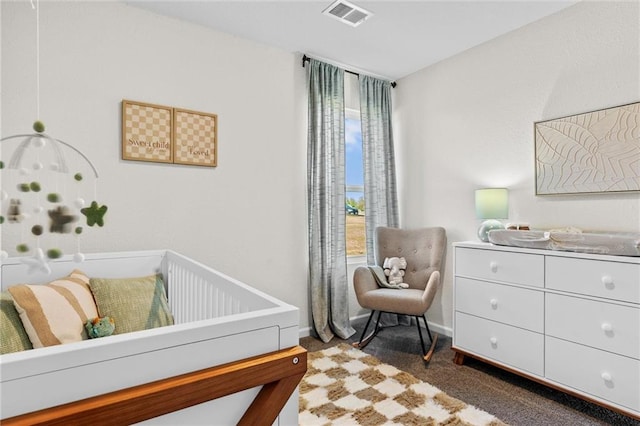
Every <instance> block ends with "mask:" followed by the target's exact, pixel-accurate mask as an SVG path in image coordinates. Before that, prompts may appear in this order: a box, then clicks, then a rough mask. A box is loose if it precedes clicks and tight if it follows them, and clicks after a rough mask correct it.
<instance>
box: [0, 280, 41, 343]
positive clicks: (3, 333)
mask: <svg viewBox="0 0 640 426" xmlns="http://www.w3.org/2000/svg"><path fill="white" fill-rule="evenodd" d="M28 349H33V345H32V344H31V340H29V336H28V335H27V332H26V331H25V330H24V326H23V325H22V320H21V319H20V315H19V314H18V311H17V310H16V307H15V306H14V304H13V298H12V297H11V294H10V293H9V292H8V291H3V292H2V293H0V354H9V353H11V352H20V351H26V350H28Z"/></svg>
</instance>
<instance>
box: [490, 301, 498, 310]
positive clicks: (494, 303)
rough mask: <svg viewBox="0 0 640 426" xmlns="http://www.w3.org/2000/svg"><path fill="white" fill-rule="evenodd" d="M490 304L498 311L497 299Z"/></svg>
mask: <svg viewBox="0 0 640 426" xmlns="http://www.w3.org/2000/svg"><path fill="white" fill-rule="evenodd" d="M489 303H490V304H491V308H492V309H498V301H497V300H496V299H491V300H490V301H489Z"/></svg>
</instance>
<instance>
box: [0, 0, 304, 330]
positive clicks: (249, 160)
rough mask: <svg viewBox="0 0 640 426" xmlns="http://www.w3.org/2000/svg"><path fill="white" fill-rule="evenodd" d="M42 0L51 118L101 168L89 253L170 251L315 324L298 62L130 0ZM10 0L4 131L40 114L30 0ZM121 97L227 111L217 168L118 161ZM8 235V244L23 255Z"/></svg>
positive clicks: (44, 109) (221, 115) (45, 93)
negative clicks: (97, 220)
mask: <svg viewBox="0 0 640 426" xmlns="http://www.w3.org/2000/svg"><path fill="white" fill-rule="evenodd" d="M40 5H41V13H40V20H41V22H40V32H41V59H40V62H41V65H40V69H41V91H40V97H41V104H42V106H41V118H42V120H43V121H44V122H45V124H46V125H47V132H48V133H50V134H51V135H53V136H55V137H57V138H59V139H62V140H64V141H66V142H68V143H71V144H73V145H74V146H76V147H77V148H78V149H80V150H81V151H83V152H84V153H85V154H86V155H87V156H88V157H89V158H90V159H91V160H92V161H93V162H94V163H95V165H96V167H97V169H98V171H99V173H100V175H101V177H100V179H99V181H98V201H100V203H101V204H106V205H108V207H109V211H108V213H107V216H106V225H105V227H104V228H103V229H100V230H95V229H94V230H91V231H92V232H89V231H87V232H86V233H85V234H86V236H83V237H82V240H81V246H82V251H84V252H97V251H121V250H137V249H156V248H170V249H173V250H176V251H178V252H181V253H183V254H185V255H188V256H191V257H193V258H195V259H197V260H199V261H201V262H203V263H205V264H207V265H210V266H212V267H214V268H216V269H218V270H220V271H222V272H224V273H227V274H229V275H231V276H233V277H235V278H238V279H240V280H242V281H244V282H246V283H248V284H250V285H253V286H255V287H257V288H259V289H261V290H263V291H265V292H268V293H269V294H271V295H273V296H275V297H278V298H280V299H282V300H284V301H286V302H288V303H291V304H293V305H296V306H298V307H300V309H301V315H300V316H301V325H302V326H307V325H308V324H307V323H308V320H307V311H308V309H307V304H308V302H307V243H306V241H307V237H306V235H307V231H306V201H305V197H306V190H305V185H306V122H305V120H306V100H305V99H306V98H305V97H304V96H305V95H304V93H305V83H304V70H303V69H302V68H301V66H300V58H298V57H297V56H296V55H293V54H290V53H286V52H284V51H281V50H277V49H272V48H269V47H266V46H263V45H260V44H256V43H252V42H249V41H246V40H242V39H239V38H236V37H232V36H230V35H226V34H222V33H218V32H214V31H211V30H208V29H205V28H203V27H199V26H195V25H192V24H187V23H184V22H180V21H177V20H172V19H169V18H165V17H161V16H157V15H154V14H151V13H149V12H147V11H143V10H139V9H136V8H133V7H130V6H127V5H124V4H121V3H114V2H60V3H59V2H41V3H40ZM1 7H2V136H7V135H12V134H20V133H28V132H30V131H31V124H32V123H33V121H34V120H35V104H36V90H35V27H36V26H35V12H34V11H33V10H32V9H31V6H30V4H29V2H28V1H26V2H24V1H22V2H2V5H1ZM122 99H131V100H136V101H142V102H149V103H157V104H162V105H169V106H175V107H182V108H187V109H193V110H197V111H204V112H211V113H215V114H218V120H219V133H218V138H219V150H218V154H219V161H218V167H217V168H200V167H189V166H177V165H162V164H157V163H144V162H131V161H123V160H121V152H120V144H121V136H120V135H121V125H120V102H121V100H122ZM4 208H6V206H3V210H4ZM11 229H12V228H11V227H7V225H6V224H5V225H3V227H2V231H3V242H2V244H3V247H2V248H3V249H4V250H7V251H8V252H10V254H15V250H14V247H15V245H16V244H17V241H18V240H19V239H20V236H19V235H18V234H19V232H16V231H13V232H12V231H11ZM27 233H28V231H27ZM61 248H62V249H63V250H65V251H67V252H71V253H73V252H74V251H75V250H76V249H75V242H74V243H73V244H66V243H62V242H61Z"/></svg>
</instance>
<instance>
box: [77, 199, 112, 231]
mask: <svg viewBox="0 0 640 426" xmlns="http://www.w3.org/2000/svg"><path fill="white" fill-rule="evenodd" d="M80 212H81V213H82V214H83V215H85V216H86V217H87V225H88V226H93V225H98V226H104V215H105V213H107V206H98V203H97V202H96V201H92V202H91V205H90V206H89V207H85V208H83V209H81V210H80Z"/></svg>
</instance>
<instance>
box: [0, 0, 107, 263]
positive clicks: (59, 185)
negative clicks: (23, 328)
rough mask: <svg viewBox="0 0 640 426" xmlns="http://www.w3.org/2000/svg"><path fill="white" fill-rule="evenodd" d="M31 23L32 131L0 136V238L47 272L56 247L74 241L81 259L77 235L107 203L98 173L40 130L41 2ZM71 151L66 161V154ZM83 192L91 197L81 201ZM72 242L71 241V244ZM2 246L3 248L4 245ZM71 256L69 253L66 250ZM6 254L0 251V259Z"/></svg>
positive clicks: (100, 220)
mask: <svg viewBox="0 0 640 426" xmlns="http://www.w3.org/2000/svg"><path fill="white" fill-rule="evenodd" d="M31 7H32V9H33V10H34V11H35V18H36V19H35V24H36V26H35V27H36V28H35V29H36V55H35V57H36V67H35V68H36V82H35V83H36V117H38V119H37V120H36V122H35V123H33V130H34V131H35V133H32V134H22V135H14V136H8V137H4V138H2V139H0V142H2V144H1V148H2V153H3V155H4V154H5V153H7V154H11V157H10V160H9V162H8V163H5V162H4V161H2V160H0V172H1V175H2V180H1V182H2V192H1V196H0V202H1V213H0V225H1V226H2V230H1V231H2V234H1V235H2V236H3V237H5V238H3V239H5V241H6V239H7V238H6V237H7V236H8V237H9V238H8V239H9V240H10V241H14V240H15V241H17V243H16V245H15V252H17V253H18V254H19V255H23V258H22V260H23V262H24V263H25V264H27V265H28V270H29V272H34V271H39V272H44V273H50V272H51V268H50V266H49V260H50V259H57V258H59V257H61V256H62V255H63V254H64V253H63V250H62V249H61V247H63V243H64V242H65V241H68V240H70V239H71V240H73V239H75V250H74V251H73V260H74V261H75V262H82V261H84V255H83V254H82V252H81V251H80V239H81V235H83V233H84V231H85V229H86V228H87V227H88V228H95V227H102V226H104V217H105V214H106V212H107V206H105V205H100V203H99V202H98V201H97V180H98V172H97V171H96V168H95V167H94V165H93V163H91V161H90V160H89V159H88V158H87V157H86V156H85V155H84V154H83V153H82V152H81V151H79V150H78V149H77V148H75V147H73V146H72V145H69V144H68V143H66V142H63V141H61V140H59V139H55V138H53V137H51V136H49V135H48V134H47V133H45V125H44V123H43V122H42V121H40V119H39V117H40V3H39V0H35V1H34V0H31ZM66 152H68V153H71V154H74V155H73V156H72V157H70V158H69V160H70V164H71V167H72V168H70V166H69V164H68V163H67V156H66V155H65V153H66ZM86 194H91V196H92V197H93V198H92V200H93V201H91V203H89V204H87V202H86V201H85V197H86ZM71 245H74V242H73V241H72V242H71ZM65 246H66V245H65ZM3 248H4V247H3ZM70 254H71V253H70ZM7 256H8V253H7V252H6V251H5V250H2V251H0V259H4V258H6V257H7Z"/></svg>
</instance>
